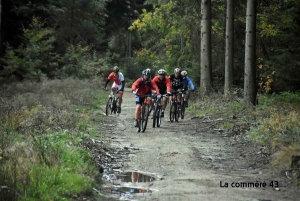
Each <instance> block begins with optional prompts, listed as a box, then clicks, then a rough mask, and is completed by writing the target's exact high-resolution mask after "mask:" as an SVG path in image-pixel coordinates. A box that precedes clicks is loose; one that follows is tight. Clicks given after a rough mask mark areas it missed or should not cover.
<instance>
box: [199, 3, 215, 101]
mask: <svg viewBox="0 0 300 201" xmlns="http://www.w3.org/2000/svg"><path fill="white" fill-rule="evenodd" d="M200 53H201V64H200V65H201V66H200V68H201V70H200V72H201V75H200V76H201V78H200V92H201V95H202V97H203V96H205V95H208V94H209V92H210V90H211V88H212V65H211V0H201V50H200Z"/></svg>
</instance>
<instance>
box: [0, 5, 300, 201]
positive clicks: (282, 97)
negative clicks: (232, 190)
mask: <svg viewBox="0 0 300 201" xmlns="http://www.w3.org/2000/svg"><path fill="white" fill-rule="evenodd" d="M0 8H1V10H0V16H1V17H0V27H1V29H0V33H1V34H0V125H1V127H0V139H1V146H0V170H1V171H0V187H1V188H0V201H1V198H2V197H3V198H6V199H5V200H16V197H18V198H20V200H38V199H40V198H41V197H42V196H41V195H43V196H45V200H64V198H65V197H68V196H69V197H70V196H71V195H73V194H77V193H80V192H91V191H92V190H91V189H92V185H93V182H92V179H91V178H92V177H93V176H95V174H96V173H95V169H93V168H90V166H87V165H91V164H93V161H92V159H91V158H90V157H89V156H88V154H87V153H86V152H85V151H84V150H83V149H82V148H81V145H80V143H79V145H78V139H85V137H86V134H85V133H86V132H87V131H88V133H89V135H96V133H97V132H96V131H95V128H92V127H93V126H92V125H94V123H91V122H92V120H91V119H92V118H91V114H92V111H93V110H99V109H100V105H101V104H104V102H105V101H106V98H107V96H106V95H107V94H105V97H103V96H101V95H100V94H101V93H103V91H102V88H103V86H104V83H105V80H106V78H107V76H108V74H109V73H110V72H111V70H112V68H113V67H114V66H118V67H119V68H120V72H122V73H123V74H124V76H125V80H126V86H127V87H131V85H132V83H133V82H134V81H135V80H136V79H137V78H139V77H140V76H141V72H142V70H143V69H146V68H150V69H152V71H153V72H154V73H155V74H156V72H157V71H158V70H159V69H165V70H166V71H167V74H168V75H170V74H172V73H173V70H174V69H175V68H180V69H181V70H186V71H187V73H188V76H189V77H190V78H191V80H192V81H193V83H194V84H195V87H196V92H195V93H194V94H193V97H192V101H193V103H192V106H191V107H190V109H189V110H188V111H187V112H189V113H190V114H193V115H202V114H208V113H214V112H216V111H217V110H218V109H221V108H222V111H223V110H224V111H225V113H226V114H229V115H231V116H232V115H233V117H236V116H237V115H239V114H242V115H245V116H247V118H246V117H245V118H246V119H247V121H248V120H249V121H251V122H255V123H253V124H251V125H253V127H251V131H250V132H249V136H250V138H251V139H253V140H254V141H257V142H258V143H261V144H264V145H265V146H267V147H269V148H270V151H271V152H272V153H275V152H276V153H279V154H278V155H277V158H276V157H275V159H274V160H273V161H275V162H274V164H276V165H278V164H281V165H285V166H286V165H287V164H290V162H291V157H292V156H294V155H300V148H299V147H300V137H299V136H300V129H299V127H300V125H299V122H298V119H299V113H298V112H299V111H300V102H299V101H300V92H299V90H300V71H299V68H300V34H299V33H300V1H298V0H253V1H251V0H248V1H245V0H226V1H222V0H30V1H29V0H2V1H0ZM74 87H76V89H77V90H73V89H74ZM218 101H219V102H218ZM94 120H95V119H94ZM94 120H93V121H94ZM258 122H259V123H258ZM261 122H263V123H261ZM243 123H244V122H243ZM260 123H261V124H260ZM245 124H246V123H245ZM222 126H223V127H222V129H234V128H235V126H234V125H231V124H227V123H224V124H223V125H222ZM49 133H51V135H49V136H47V135H46V136H44V134H49ZM25 136H29V137H28V138H26V140H24V139H25ZM40 136H44V137H40ZM69 141H72V142H73V144H72V143H70V144H68V143H69ZM58 142H59V143H58ZM65 144H68V146H69V145H70V146H72V147H73V146H74V149H73V148H72V150H71V152H72V154H70V153H71V152H68V149H64V146H65ZM29 145H30V146H29ZM34 147H35V148H37V149H36V150H35V148H34ZM74 150H75V151H74ZM22 154H23V155H22ZM18 155H21V156H22V157H24V158H27V159H28V160H27V159H26V160H23V159H22V165H20V166H19V168H18V166H17V165H16V164H18V162H19V161H20V159H19V158H18V157H16V156H18ZM29 155H30V157H29ZM80 155H84V157H80ZM4 159H6V160H4ZM29 159H30V160H29ZM66 161H67V162H70V161H73V163H69V164H67V165H65V163H67V162H66ZM74 161H75V162H74ZM35 162H36V164H39V166H34V167H32V166H30V165H29V164H31V163H35ZM60 165H61V166H60ZM47 167H51V168H49V169H47ZM79 167H82V169H80V168H79ZM60 168H61V169H60ZM78 168H79V169H80V171H81V172H87V175H89V177H85V176H84V175H82V174H77V173H78V171H77V169H78ZM70 169H71V170H72V171H73V170H74V171H73V172H68V170H70ZM41 172H47V173H46V176H47V175H51V174H55V175H59V174H60V173H61V174H64V175H65V177H64V178H65V179H66V180H67V181H68V182H69V183H70V184H72V182H74V186H75V187H74V186H72V185H70V186H64V185H63V183H64V180H63V179H61V178H60V177H59V176H57V177H55V178H50V177H46V176H45V175H42V174H41ZM59 172H60V173H59ZM32 178H39V179H37V180H32ZM52 179H53V180H52ZM51 182H52V183H57V186H58V187H59V188H60V189H59V190H58V189H56V187H55V188H54V187H53V186H51V188H50V187H49V186H47V185H46V183H51ZM29 184H30V185H29ZM298 184H299V180H298ZM2 187H3V188H2ZM4 187H5V188H6V187H7V188H8V189H11V190H12V191H10V192H9V193H8V191H4V190H3V189H4ZM26 187H28V189H26ZM52 187H53V188H52ZM1 189H2V190H1ZM47 189H48V190H49V192H47ZM12 192H13V193H12ZM66 192H67V193H66ZM51 193H52V194H53V195H51ZM47 196H48V197H47Z"/></svg>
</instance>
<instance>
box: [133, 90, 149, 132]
mask: <svg viewBox="0 0 300 201" xmlns="http://www.w3.org/2000/svg"><path fill="white" fill-rule="evenodd" d="M136 96H138V97H140V98H145V100H144V101H143V102H142V105H141V113H140V116H139V118H138V125H137V132H145V130H146V127H147V123H148V114H149V107H150V105H149V102H148V99H147V98H148V97H152V95H138V94H137V95H136Z"/></svg>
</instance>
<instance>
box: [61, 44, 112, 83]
mask: <svg viewBox="0 0 300 201" xmlns="http://www.w3.org/2000/svg"><path fill="white" fill-rule="evenodd" d="M61 63H62V64H63V67H62V69H60V71H59V72H57V75H58V76H59V77H63V78H66V77H70V76H74V77H77V78H89V77H92V76H96V75H104V74H105V73H106V72H107V70H108V68H109V66H108V64H107V61H106V60H105V59H103V58H99V56H97V54H96V53H95V52H94V53H93V54H90V47H88V46H85V47H82V46H81V45H77V46H73V45H71V46H69V47H68V48H67V50H66V53H65V55H64V56H63V57H62V58H61Z"/></svg>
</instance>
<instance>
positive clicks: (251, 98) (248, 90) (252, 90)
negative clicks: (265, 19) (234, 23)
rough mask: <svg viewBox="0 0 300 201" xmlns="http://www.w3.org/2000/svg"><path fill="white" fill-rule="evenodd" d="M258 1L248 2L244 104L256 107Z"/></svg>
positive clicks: (250, 0) (249, 0) (248, 0)
mask: <svg viewBox="0 0 300 201" xmlns="http://www.w3.org/2000/svg"><path fill="white" fill-rule="evenodd" d="M256 90H257V89H256V0H247V11H246V41H245V74H244V103H245V105H251V104H252V105H256V95H257V91H256Z"/></svg>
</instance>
